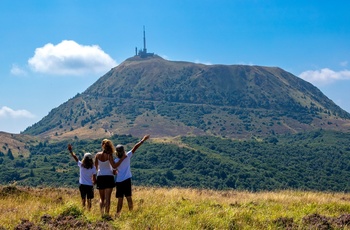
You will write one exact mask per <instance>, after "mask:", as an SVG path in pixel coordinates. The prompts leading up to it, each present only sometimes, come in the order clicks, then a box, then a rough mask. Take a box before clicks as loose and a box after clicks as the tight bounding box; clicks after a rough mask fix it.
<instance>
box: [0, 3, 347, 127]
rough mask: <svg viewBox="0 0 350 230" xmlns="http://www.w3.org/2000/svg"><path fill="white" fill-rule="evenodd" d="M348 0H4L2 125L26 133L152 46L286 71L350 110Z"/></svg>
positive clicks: (183, 55) (189, 57)
mask: <svg viewBox="0 0 350 230" xmlns="http://www.w3.org/2000/svg"><path fill="white" fill-rule="evenodd" d="M349 12H350V1H347V0H334V1H328V0H327V1H326V0H308V1H305V0H294V1H284V0H266V1H263V0H176V1H175V0H167V1H164V0H148V1H144V0H128V1H122V0H103V1H96V0H49V1H48V0H0V50H1V54H0V84H1V85H0V86H1V90H0V131H5V132H10V133H20V132H21V131H23V130H24V129H25V128H26V127H28V126H30V125H32V124H34V123H35V122H37V121H39V120H40V119H42V118H43V117H44V116H46V115H47V114H48V113H49V112H50V111H51V110H52V109H53V108H56V107H58V106H59V105H60V104H62V103H64V102H66V101H67V100H68V99H70V98H72V97H74V96H75V95H76V94H77V93H81V92H83V91H84V90H85V89H87V88H88V87H89V86H90V85H92V84H93V83H94V82H95V81H96V80H97V79H98V78H99V77H101V76H103V75H104V74H105V73H106V72H107V71H109V70H110V69H111V68H112V67H115V66H116V65H118V64H120V63H121V62H123V61H124V60H125V59H127V58H129V57H131V56H133V55H134V54H135V47H138V48H142V46H143V41H142V33H143V26H145V27H146V38H147V49H148V51H149V52H154V53H155V54H158V55H159V56H161V57H163V58H165V59H168V60H174V61H189V62H196V63H204V64H228V65H231V64H247V65H261V66H273V67H280V68H282V69H284V70H286V71H288V72H291V73H292V74H294V75H296V76H298V77H301V78H303V79H305V80H307V81H309V82H311V83H312V84H314V85H315V86H316V87H318V88H319V89H320V90H321V91H322V92H323V93H324V94H325V95H326V96H327V97H329V98H330V99H331V100H333V101H334V102H335V103H336V104H337V105H339V106H340V107H342V108H343V109H345V110H346V111H348V112H350V93H349V89H350V70H349V66H350V14H349Z"/></svg>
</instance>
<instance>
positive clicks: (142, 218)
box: [0, 186, 350, 229]
mask: <svg viewBox="0 0 350 230" xmlns="http://www.w3.org/2000/svg"><path fill="white" fill-rule="evenodd" d="M133 199H134V211H132V212H129V211H128V208H127V202H126V201H124V206H123V210H122V215H121V217H120V218H117V219H115V218H113V219H114V220H112V221H105V220H102V219H101V216H100V213H99V199H98V193H97V191H95V198H94V199H93V205H92V210H91V211H90V212H88V211H87V210H85V209H83V208H82V207H81V201H80V196H79V191H78V189H71V188H24V187H16V186H3V187H0V228H1V227H3V228H5V229H14V228H15V227H16V226H18V225H19V224H20V223H21V222H22V221H23V220H28V221H29V222H31V223H33V224H35V225H38V226H41V227H42V228H43V229H45V228H47V229H48V228H49V227H47V226H45V225H44V224H43V221H42V217H43V216H45V215H49V216H52V217H53V218H55V217H58V216H60V215H61V216H62V215H70V216H74V218H75V219H79V220H81V221H83V222H87V223H97V222H108V227H106V228H112V229H113V228H114V229H304V228H306V229H309V228H312V229H318V228H320V227H319V226H318V225H320V226H321V225H322V224H325V223H322V220H323V219H322V218H323V217H324V218H328V220H330V219H332V218H333V219H332V220H334V219H336V218H339V217H340V216H342V215H343V216H344V215H348V217H349V221H348V220H347V219H346V220H344V218H343V219H342V223H343V225H334V222H331V221H329V223H328V224H329V225H331V226H332V228H335V229H337V228H339V229H350V228H348V227H347V226H346V225H347V224H350V195H349V194H346V193H325V192H307V191H274V192H256V193H252V192H246V191H234V190H232V191H213V190H203V189H190V188H188V189H185V188H154V187H151V188H150V187H136V186H135V187H134V190H133ZM115 211H116V198H115V197H114V194H113V197H112V205H111V213H110V214H111V216H112V217H114V214H115ZM316 214H317V215H316ZM312 215H314V216H312ZM308 217H309V219H310V218H316V222H315V221H314V219H313V221H314V222H315V223H314V222H312V221H311V222H312V223H309V222H306V221H305V218H308ZM321 217H322V218H321ZM317 218H319V222H317ZM321 219H322V220H321ZM347 221H348V222H349V223H348V222H347ZM310 224H312V226H311V227H310V226H309V225H310ZM326 224H327V223H326ZM62 228H64V226H62ZM70 228H72V227H70ZM77 228H78V227H77Z"/></svg>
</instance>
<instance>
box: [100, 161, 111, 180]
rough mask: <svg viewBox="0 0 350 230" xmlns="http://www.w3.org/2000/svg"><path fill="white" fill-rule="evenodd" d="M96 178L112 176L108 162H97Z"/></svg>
mask: <svg viewBox="0 0 350 230" xmlns="http://www.w3.org/2000/svg"><path fill="white" fill-rule="evenodd" d="M97 160H98V159H97ZM97 176H113V168H112V166H111V164H110V163H109V160H107V161H100V160H98V171H97Z"/></svg>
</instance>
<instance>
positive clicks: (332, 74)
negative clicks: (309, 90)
mask: <svg viewBox="0 0 350 230" xmlns="http://www.w3.org/2000/svg"><path fill="white" fill-rule="evenodd" d="M299 77H300V78H302V79H304V80H306V81H308V82H310V83H312V84H315V85H326V84H330V83H332V82H334V81H338V80H350V71H349V70H342V71H338V72H336V71H333V70H331V69H328V68H324V69H321V70H308V71H304V72H302V73H301V74H300V75H299Z"/></svg>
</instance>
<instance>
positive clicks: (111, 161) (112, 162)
mask: <svg viewBox="0 0 350 230" xmlns="http://www.w3.org/2000/svg"><path fill="white" fill-rule="evenodd" d="M125 158H127V156H126V155H124V156H123V157H122V158H120V159H119V161H118V162H117V163H115V162H114V160H113V156H112V155H109V157H108V160H109V163H110V164H111V165H112V168H114V169H116V168H118V167H119V165H120V164H121V163H122V162H123V160H124V159H125Z"/></svg>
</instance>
